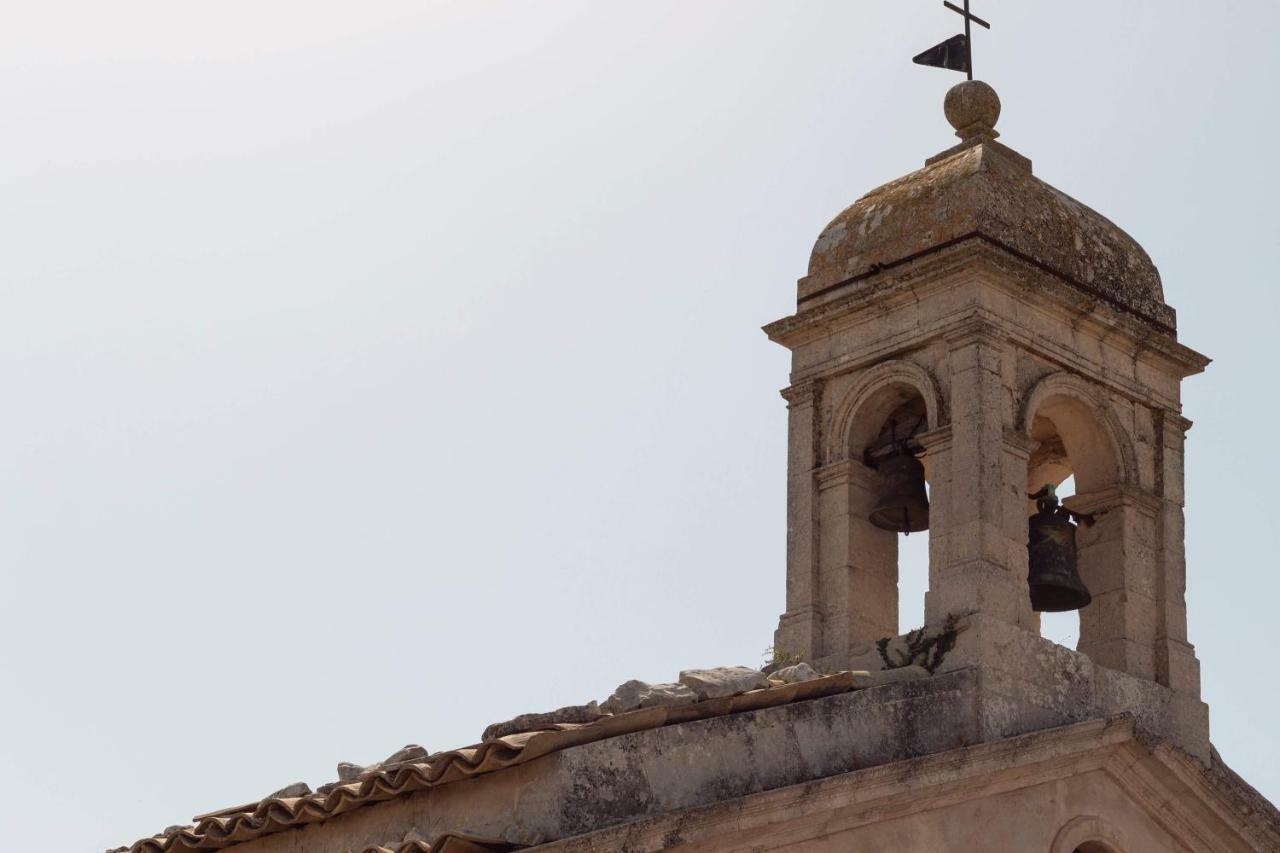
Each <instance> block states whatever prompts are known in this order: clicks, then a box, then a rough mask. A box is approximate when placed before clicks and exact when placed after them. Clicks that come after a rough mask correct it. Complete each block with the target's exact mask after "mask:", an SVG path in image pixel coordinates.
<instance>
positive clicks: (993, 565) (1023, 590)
mask: <svg viewBox="0 0 1280 853" xmlns="http://www.w3.org/2000/svg"><path fill="white" fill-rule="evenodd" d="M947 344H948V347H949V354H948V363H949V368H950V369H949V377H948V378H949V383H950V395H949V396H950V400H951V429H950V434H949V436H946V437H945V438H943V437H941V436H926V437H925V438H924V439H923V442H924V443H925V448H926V454H927V455H926V458H927V460H928V464H929V466H930V470H931V472H932V473H933V488H932V492H931V507H930V542H929V546H930V547H929V564H930V565H929V594H928V597H927V598H926V604H925V618H926V621H928V622H930V623H931V624H935V623H937V622H938V621H939V620H941V619H944V618H945V617H946V616H947V615H948V614H951V613H961V612H970V611H978V612H982V613H985V614H987V615H989V616H993V617H995V618H998V619H1001V620H1003V621H1005V622H1008V623H1010V624H1013V625H1017V626H1019V627H1021V628H1025V629H1027V630H1034V627H1035V620H1034V618H1033V616H1032V612H1031V605H1030V601H1029V598H1028V595H1027V549H1026V499H1025V482H1026V469H1027V458H1028V456H1029V454H1030V450H1031V444H1030V443H1029V442H1028V441H1027V440H1026V439H1025V438H1023V437H1022V436H1021V435H1019V434H1017V433H1015V432H1014V431H1013V429H1012V427H1013V388H1012V384H1013V379H1012V376H1011V371H1012V354H1011V352H1010V351H1009V347H1008V344H1007V342H1006V341H1005V340H1003V338H1002V336H1001V335H1000V333H999V330H998V329H996V328H995V327H994V326H993V325H991V324H989V323H986V322H983V321H981V320H975V321H973V322H970V323H968V324H966V325H965V326H964V328H962V329H960V330H958V331H956V332H955V333H953V334H951V335H949V336H948V338H947Z"/></svg>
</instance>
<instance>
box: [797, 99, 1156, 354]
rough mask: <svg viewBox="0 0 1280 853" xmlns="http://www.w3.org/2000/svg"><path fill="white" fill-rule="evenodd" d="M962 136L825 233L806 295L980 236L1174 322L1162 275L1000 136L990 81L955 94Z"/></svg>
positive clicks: (953, 116) (951, 109)
mask: <svg viewBox="0 0 1280 853" xmlns="http://www.w3.org/2000/svg"><path fill="white" fill-rule="evenodd" d="M945 108H946V114H947V118H948V120H949V121H950V122H951V124H952V125H953V126H954V127H955V128H956V131H957V132H956V135H957V136H959V137H960V138H961V139H962V140H963V141H962V142H961V143H960V144H959V145H957V146H956V147H955V148H952V149H950V150H948V151H944V152H943V153H942V154H939V155H938V156H937V157H934V158H932V159H931V160H929V162H928V164H927V165H926V166H925V167H924V168H923V169H920V170H918V171H916V172H912V173H911V174H909V175H906V176H904V177H902V178H899V179H898V180H896V181H893V182H891V183H888V184H885V185H884V186H882V187H879V188H877V189H875V190H872V191H871V192H869V193H867V194H866V195H864V196H863V197H862V198H860V199H858V200H857V201H856V202H854V203H853V204H852V205H851V206H850V207H848V208H847V209H846V210H845V211H844V212H842V213H841V214H840V215H839V216H837V217H836V218H835V219H834V220H832V221H831V223H830V224H829V225H828V226H827V227H826V228H825V229H823V231H822V234H821V235H820V236H819V237H818V241H817V243H815V244H814V247H813V252H812V254H811V255H810V258H809V274H808V276H807V277H806V278H804V279H802V280H801V282H800V301H801V303H802V305H803V303H804V302H805V301H806V300H809V299H812V298H814V297H815V296H817V295H818V294H819V293H820V292H826V291H830V290H833V289H834V288H835V287H837V286H839V285H841V284H843V283H847V282H850V280H857V279H860V278H863V277H865V276H868V275H870V274H872V273H874V272H877V271H879V270H880V269H881V268H883V267H887V266H891V265H894V264H896V263H901V262H905V261H907V260H911V259H913V258H915V257H917V256H919V255H923V254H926V253H928V252H930V251H932V250H940V249H943V248H946V247H948V246H950V245H952V244H954V243H958V242H960V241H962V240H965V239H982V240H985V241H986V242H987V243H989V244H994V245H996V246H998V247H999V248H1002V249H1004V250H1006V251H1008V252H1010V253H1012V254H1014V255H1015V256H1018V257H1020V258H1021V259H1023V260H1025V261H1030V262H1031V263H1033V264H1034V265H1036V266H1038V267H1041V268H1042V269H1047V270H1048V271H1050V272H1052V273H1055V274H1056V275H1058V276H1059V277H1061V278H1065V279H1066V280H1067V281H1069V282H1070V283H1072V284H1074V285H1076V286H1077V287H1079V288H1081V289H1083V290H1086V291H1087V292H1090V293H1091V294H1092V295H1095V296H1099V297H1101V298H1103V299H1105V300H1106V301H1108V302H1111V303H1113V304H1118V305H1119V306H1120V307H1122V308H1124V309H1127V310H1129V311H1131V312H1134V313H1137V314H1139V315H1141V316H1143V317H1145V318H1147V319H1149V320H1154V321H1155V322H1157V323H1158V324H1160V325H1163V326H1167V327H1169V328H1172V326H1173V311H1172V309H1170V308H1169V307H1168V306H1167V305H1165V304H1164V291H1163V288H1162V286H1161V282H1160V273H1159V272H1158V271H1157V269H1156V266H1155V264H1153V263H1152V262H1151V258H1150V257H1149V256H1148V255H1147V253H1146V251H1144V250H1143V248H1142V247H1141V246H1140V245H1138V243H1137V241H1135V240H1134V239H1133V238H1132V237H1130V236H1129V235H1128V234H1126V233H1125V232H1124V231H1123V230H1121V229H1120V228H1119V227H1118V226H1116V225H1115V224H1114V223H1112V222H1111V221H1110V220H1108V219H1107V218H1106V217H1104V216H1102V215H1101V214H1099V213H1097V212H1096V211H1094V210H1092V209H1090V208H1089V207H1087V206H1085V205H1083V204H1081V203H1080V202H1078V201H1076V200H1075V199H1073V198H1071V197H1070V196H1068V195H1066V194H1065V193H1062V192H1059V191H1058V190H1056V189H1054V188H1053V187H1051V186H1050V185H1048V184H1046V183H1045V182H1044V181H1041V180H1039V179H1038V178H1036V177H1035V176H1034V175H1033V174H1032V172H1031V163H1030V161H1029V160H1027V159H1026V158H1024V157H1022V156H1021V155H1020V154H1018V153H1017V152H1015V151H1012V150H1011V149H1009V148H1006V147H1005V146H1004V145H1001V144H1000V143H998V142H996V141H995V137H996V136H997V135H998V134H996V132H995V129H994V127H995V123H996V120H997V119H998V118H999V116H1000V99H999V97H998V96H997V95H996V93H995V90H993V89H992V88H991V87H990V86H988V85H987V84H985V83H981V82H979V81H969V82H965V83H961V84H960V85H959V86H956V87H954V88H953V89H952V90H951V91H950V92H948V93H947V98H946V104H945Z"/></svg>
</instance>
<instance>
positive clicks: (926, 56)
mask: <svg viewBox="0 0 1280 853" xmlns="http://www.w3.org/2000/svg"><path fill="white" fill-rule="evenodd" d="M942 5H943V6H946V7H947V8H948V9H950V10H951V11H953V12H955V13H957V14H959V15H960V16H961V17H963V18H964V35H959V36H953V37H952V38H949V39H947V40H946V41H944V42H943V43H942V44H939V45H935V46H933V47H931V48H929V49H928V50H926V51H925V52H924V53H922V54H920V55H919V56H917V57H916V58H915V62H916V64H918V65H931V66H933V67H935V68H946V69H948V70H950V71H964V72H966V73H967V74H968V75H969V79H970V80H972V79H973V32H972V30H973V24H978V25H979V26H981V27H986V28H987V29H991V25H990V24H988V23H987V22H986V21H984V20H982V19H981V18H979V17H978V16H977V15H975V14H973V13H972V12H970V11H969V0H964V8H963V9H962V8H960V7H959V6H957V5H955V4H954V3H951V2H949V0H943V2H942Z"/></svg>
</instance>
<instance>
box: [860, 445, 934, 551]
mask: <svg viewBox="0 0 1280 853" xmlns="http://www.w3.org/2000/svg"><path fill="white" fill-rule="evenodd" d="M877 467H878V470H879V471H880V476H881V478H882V479H883V480H884V491H882V492H881V493H880V499H879V500H877V501H876V505H875V507H874V508H872V510H871V515H870V516H869V518H870V520H871V523H872V524H874V525H875V526H876V527H879V528H880V529H881V530H892V531H895V532H897V533H918V532H919V531H921V530H928V529H929V496H928V494H926V493H925V488H924V465H923V464H921V462H920V460H919V459H917V458H915V456H913V455H912V454H911V452H910V451H908V450H906V449H905V448H903V449H901V450H900V451H899V452H897V453H895V454H894V455H892V456H890V457H889V458H887V459H885V460H884V461H883V462H881V463H880V464H879V466H877Z"/></svg>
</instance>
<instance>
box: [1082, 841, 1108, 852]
mask: <svg viewBox="0 0 1280 853" xmlns="http://www.w3.org/2000/svg"><path fill="white" fill-rule="evenodd" d="M1073 853H1120V851H1119V850H1116V849H1115V848H1114V847H1111V846H1110V845H1107V844H1103V843H1102V842H1101V841H1086V842H1085V843H1084V844H1081V845H1080V846H1079V847H1077V848H1076V849H1075V850H1074V851H1073Z"/></svg>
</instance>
